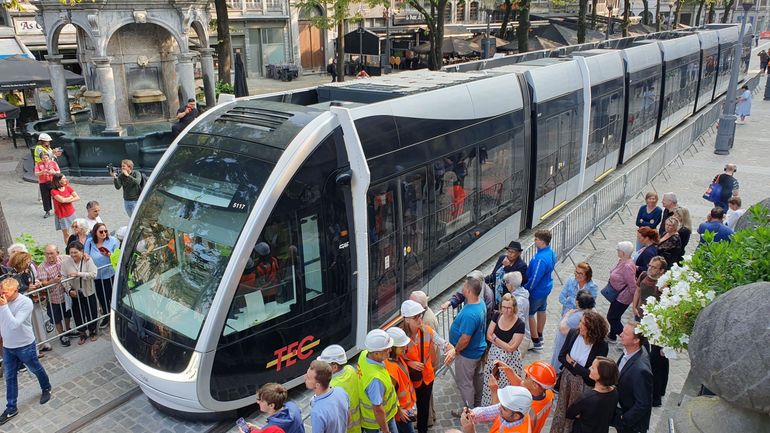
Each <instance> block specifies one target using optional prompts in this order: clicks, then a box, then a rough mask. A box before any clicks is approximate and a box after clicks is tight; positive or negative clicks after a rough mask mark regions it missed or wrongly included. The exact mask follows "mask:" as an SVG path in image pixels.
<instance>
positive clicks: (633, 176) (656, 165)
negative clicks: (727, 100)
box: [522, 75, 760, 281]
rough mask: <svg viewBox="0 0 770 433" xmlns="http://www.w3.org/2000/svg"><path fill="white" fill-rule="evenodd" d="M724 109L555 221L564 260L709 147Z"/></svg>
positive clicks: (530, 251)
mask: <svg viewBox="0 0 770 433" xmlns="http://www.w3.org/2000/svg"><path fill="white" fill-rule="evenodd" d="M759 80H760V76H759V75H756V76H754V77H751V78H749V79H748V80H747V81H746V82H745V84H746V85H748V86H749V90H751V91H752V92H753V91H755V90H756V88H757V86H758V85H759ZM721 112H722V103H721V102H720V103H716V104H712V105H711V106H710V107H708V108H706V109H705V110H703V111H701V112H700V113H699V114H698V117H697V118H695V119H694V120H692V121H691V122H689V123H688V124H686V125H684V126H682V127H679V128H678V129H677V130H675V131H673V132H670V133H669V134H668V135H667V136H666V137H665V138H664V139H663V140H662V142H661V143H658V144H656V145H655V146H657V147H655V149H654V150H653V151H652V153H651V154H650V155H649V156H648V157H647V158H646V159H645V160H643V161H641V162H639V163H637V165H636V166H634V167H633V168H632V169H631V170H629V171H628V172H627V173H625V174H624V175H623V176H621V177H618V178H615V179H613V180H611V181H610V182H609V183H606V184H604V185H602V186H601V188H599V189H598V190H596V191H594V192H593V193H591V194H590V195H589V196H588V197H586V198H585V199H583V201H581V202H580V204H578V205H577V206H575V208H574V209H572V210H570V211H569V212H567V213H566V214H564V215H563V216H562V217H561V218H560V219H558V220H557V221H556V222H555V223H553V224H552V225H551V226H550V227H549V230H550V231H551V235H552V239H551V247H552V248H553V250H554V252H555V253H556V255H557V257H559V259H560V261H561V262H562V263H564V262H565V261H566V260H567V259H569V260H570V261H572V263H573V264H574V263H575V261H574V259H573V258H572V253H573V252H574V251H575V249H576V248H577V247H579V246H580V245H582V244H583V243H584V242H585V241H586V240H587V241H589V242H590V244H591V246H592V247H593V248H594V249H596V245H594V243H593V241H592V240H591V235H593V234H594V233H596V232H597V231H598V232H599V233H600V234H601V235H602V236H603V237H605V239H606V236H604V233H603V232H602V226H603V225H604V224H606V223H607V222H608V221H610V220H611V219H612V218H614V217H616V216H618V217H619V218H621V221H622V217H621V216H620V213H621V211H622V210H627V211H629V212H630V213H631V215H632V217H634V216H635V214H636V211H635V209H633V205H632V207H631V208H629V204H631V202H632V201H634V200H637V197H638V196H639V195H640V194H641V193H642V192H643V191H644V188H645V187H646V186H647V185H649V186H650V188H652V190H653V191H657V190H656V189H655V185H654V181H655V180H656V179H657V178H658V176H661V175H662V176H663V178H664V179H665V180H666V181H668V179H669V174H668V170H667V169H668V167H669V166H670V165H671V164H679V165H680V166H681V165H682V164H684V158H683V154H684V153H686V152H688V151H689V152H691V153H692V152H693V151H695V152H698V151H699V149H698V145H700V147H701V148H704V147H706V146H707V144H708V143H706V139H705V136H706V134H708V135H709V136H711V135H714V134H715V133H716V128H717V127H716V122H717V120H718V119H719V115H720V113H721ZM536 252H537V250H536V248H535V245H534V244H530V245H528V246H527V247H525V249H524V252H523V253H522V259H523V260H524V261H526V262H529V260H531V259H532V257H533V256H534V255H535V253H536ZM556 276H557V278H559V280H560V281H561V277H559V274H558V272H556Z"/></svg>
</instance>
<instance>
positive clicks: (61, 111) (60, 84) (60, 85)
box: [45, 54, 72, 126]
mask: <svg viewBox="0 0 770 433" xmlns="http://www.w3.org/2000/svg"><path fill="white" fill-rule="evenodd" d="M63 58H64V56H62V55H61V54H50V55H47V56H45V59H46V60H48V73H49V74H50V75H51V87H53V96H54V99H56V112H57V114H58V115H59V122H58V125H59V126H63V125H66V124H68V123H72V118H71V115H70V102H69V97H68V96H67V80H66V79H65V78H64V66H62V64H61V61H62V59H63Z"/></svg>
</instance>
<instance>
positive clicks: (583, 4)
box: [577, 0, 588, 44]
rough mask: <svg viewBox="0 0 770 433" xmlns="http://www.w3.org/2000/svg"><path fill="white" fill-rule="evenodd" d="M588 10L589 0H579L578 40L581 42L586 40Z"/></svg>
mask: <svg viewBox="0 0 770 433" xmlns="http://www.w3.org/2000/svg"><path fill="white" fill-rule="evenodd" d="M587 12H588V0H578V25H577V40H578V43H579V44H582V43H584V42H585V41H586V13H587Z"/></svg>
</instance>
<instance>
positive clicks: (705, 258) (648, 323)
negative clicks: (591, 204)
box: [638, 205, 770, 352]
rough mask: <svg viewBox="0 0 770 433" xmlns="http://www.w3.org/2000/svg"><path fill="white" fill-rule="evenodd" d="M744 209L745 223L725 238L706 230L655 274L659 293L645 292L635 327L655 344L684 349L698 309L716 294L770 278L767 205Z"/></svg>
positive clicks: (769, 218) (769, 217)
mask: <svg viewBox="0 0 770 433" xmlns="http://www.w3.org/2000/svg"><path fill="white" fill-rule="evenodd" d="M747 213H748V214H749V217H750V218H751V222H752V224H751V225H750V226H749V227H748V228H745V229H743V230H739V231H737V232H736V233H735V234H734V235H733V236H732V238H731V240H730V241H729V242H727V241H723V242H713V239H714V234H713V233H710V232H707V233H706V234H705V235H704V237H703V238H704V243H703V244H701V245H700V246H699V247H698V249H697V250H696V252H695V254H693V255H692V256H685V257H684V260H683V262H682V265H681V266H679V265H676V264H675V265H674V266H673V267H672V268H671V269H670V270H669V271H668V272H667V273H665V274H664V275H663V276H662V277H661V278H660V279H658V287H660V290H661V295H660V298H659V299H656V298H655V297H652V296H651V297H649V298H647V300H646V305H644V306H642V309H643V310H644V317H643V318H642V321H641V323H640V324H639V329H638V331H641V333H642V334H643V335H644V336H645V337H647V338H648V339H649V340H650V341H651V342H652V343H653V344H656V345H658V346H661V347H664V348H665V349H669V350H666V351H667V352H669V351H670V350H671V349H673V350H685V349H687V345H688V343H689V341H690V335H691V334H692V329H693V327H694V326H695V320H696V319H697V318H698V314H699V313H700V312H701V310H703V309H704V308H706V306H707V305H708V304H710V303H711V302H712V301H713V300H714V298H716V297H717V296H719V295H721V294H724V293H726V292H727V291H729V290H731V289H733V288H734V287H738V286H742V285H744V284H750V283H754V282H757V281H770V210H768V209H767V208H766V207H764V206H761V205H755V206H753V207H751V208H750V209H749V211H748V212H747Z"/></svg>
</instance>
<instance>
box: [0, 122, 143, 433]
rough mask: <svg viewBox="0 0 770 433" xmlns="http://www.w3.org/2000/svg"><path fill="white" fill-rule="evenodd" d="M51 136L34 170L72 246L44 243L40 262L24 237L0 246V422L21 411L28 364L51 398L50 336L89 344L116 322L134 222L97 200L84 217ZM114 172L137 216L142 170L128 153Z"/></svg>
mask: <svg viewBox="0 0 770 433" xmlns="http://www.w3.org/2000/svg"><path fill="white" fill-rule="evenodd" d="M51 144H52V137H51V136H50V135H49V134H46V133H42V134H40V136H39V141H38V144H37V146H35V148H34V149H33V155H34V160H35V175H36V176H37V178H38V185H39V189H40V199H41V200H42V205H43V212H44V213H43V218H44V219H47V218H49V217H53V220H54V229H55V230H57V231H61V233H62V240H63V242H64V245H65V249H64V250H63V254H62V253H61V251H60V247H59V246H58V245H56V244H53V243H52V244H48V245H45V246H44V247H43V259H42V261H40V263H36V261H35V260H34V258H33V256H32V254H31V253H30V251H28V248H27V246H26V245H25V244H22V243H15V244H13V245H11V246H10V247H8V249H7V251H2V252H0V261H1V263H0V346H1V347H2V349H0V350H2V355H3V356H2V361H1V362H2V367H3V368H2V369H1V370H0V375H2V376H4V379H5V384H6V396H7V400H8V401H7V404H6V409H5V411H4V412H3V413H2V415H0V425H2V424H4V423H6V422H7V421H8V420H9V419H10V418H12V417H13V416H15V415H16V414H17V413H18V408H17V401H16V399H17V395H18V387H17V380H18V378H17V377H18V373H19V372H20V371H25V370H27V369H28V370H29V371H30V372H32V373H33V374H35V375H36V376H37V377H38V380H39V382H40V386H41V389H42V391H43V394H42V397H41V399H40V403H41V404H45V403H46V402H47V401H48V400H49V399H50V390H51V385H50V382H49V381H48V378H47V376H46V373H45V369H44V367H43V365H42V364H41V361H40V359H41V358H44V357H45V354H46V352H48V351H50V350H53V346H52V345H51V342H56V341H57V340H58V343H59V344H60V345H61V346H62V347H70V346H71V345H72V343H71V339H75V340H76V341H77V343H78V345H83V344H85V343H86V342H88V341H96V340H97V339H98V338H99V333H100V330H104V329H105V328H107V327H108V326H109V317H108V315H109V313H110V308H111V306H110V303H111V299H112V286H113V279H114V276H115V266H116V264H117V258H118V256H119V254H120V242H121V241H122V239H123V236H124V235H125V233H126V229H127V228H126V227H121V228H119V229H118V230H116V231H115V232H114V233H112V234H111V233H110V230H109V229H108V226H107V225H106V224H105V223H104V221H103V220H102V214H101V205H100V204H99V202H98V201H96V200H91V201H88V202H87V203H86V204H85V206H84V207H83V211H84V214H81V215H84V217H79V216H78V212H77V208H78V207H79V206H77V205H78V204H79V203H82V202H81V198H80V196H79V195H78V193H77V192H76V191H75V190H74V189H73V187H72V186H71V185H70V184H69V181H68V179H67V177H66V176H65V175H64V174H62V173H61V170H60V169H59V166H58V164H57V163H56V159H57V158H58V157H60V156H61V154H62V152H61V149H59V148H53V147H52V145H51ZM110 175H111V176H112V178H113V180H114V186H115V188H116V189H122V190H123V199H124V204H125V206H124V207H125V210H126V213H127V214H128V216H129V217H130V216H131V213H132V212H133V209H134V207H135V205H136V202H137V200H138V198H139V194H140V193H141V189H142V187H143V186H144V178H143V175H142V174H141V173H139V172H137V171H134V170H133V163H132V161H131V160H123V161H121V169H120V170H119V171H117V170H113V169H110ZM52 212H53V214H52Z"/></svg>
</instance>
